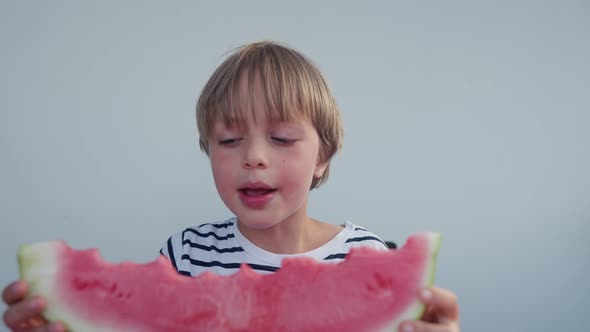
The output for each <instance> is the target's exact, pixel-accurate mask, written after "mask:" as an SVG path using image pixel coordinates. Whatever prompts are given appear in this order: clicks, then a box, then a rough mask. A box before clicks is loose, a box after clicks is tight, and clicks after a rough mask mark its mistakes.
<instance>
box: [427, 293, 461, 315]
mask: <svg viewBox="0 0 590 332" xmlns="http://www.w3.org/2000/svg"><path fill="white" fill-rule="evenodd" d="M420 298H421V299H422V301H423V302H424V303H425V304H427V305H428V308H429V309H430V310H433V311H435V312H436V314H437V316H441V317H445V318H447V319H449V320H452V321H456V320H458V319H459V302H458V300H457V296H456V295H455V294H454V293H453V292H451V291H450V290H448V289H443V288H438V287H429V288H425V289H423V290H422V291H421V292H420Z"/></svg>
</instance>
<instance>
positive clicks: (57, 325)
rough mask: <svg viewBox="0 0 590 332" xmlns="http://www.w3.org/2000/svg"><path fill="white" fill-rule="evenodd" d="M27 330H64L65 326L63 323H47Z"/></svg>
mask: <svg viewBox="0 0 590 332" xmlns="http://www.w3.org/2000/svg"><path fill="white" fill-rule="evenodd" d="M27 332H66V328H65V326H64V325H63V323H60V322H58V323H52V324H49V325H44V326H39V327H36V328H34V329H32V330H28V331H27Z"/></svg>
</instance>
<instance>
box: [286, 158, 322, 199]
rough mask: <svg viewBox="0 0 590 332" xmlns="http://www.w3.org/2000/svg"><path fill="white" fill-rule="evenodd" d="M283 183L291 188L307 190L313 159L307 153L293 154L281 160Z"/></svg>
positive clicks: (311, 174) (313, 165) (311, 175)
mask: <svg viewBox="0 0 590 332" xmlns="http://www.w3.org/2000/svg"><path fill="white" fill-rule="evenodd" d="M281 168H282V170H283V171H282V172H281V173H282V182H283V185H285V186H288V187H290V188H291V189H293V190H303V191H307V190H308V189H309V186H310V185H311V181H312V179H313V173H314V170H315V159H314V158H310V157H309V156H308V155H305V154H301V155H296V154H293V155H291V156H290V158H283V159H282V160H281Z"/></svg>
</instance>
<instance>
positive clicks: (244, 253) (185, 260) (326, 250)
mask: <svg viewBox="0 0 590 332" xmlns="http://www.w3.org/2000/svg"><path fill="white" fill-rule="evenodd" d="M343 226H344V228H343V229H342V231H340V232H339V233H338V234H337V235H336V236H335V237H334V238H332V239H331V240H330V241H328V242H327V243H326V244H324V245H323V246H321V247H319V248H317V249H314V250H311V251H308V252H306V253H302V254H294V255H283V254H274V253H271V252H269V251H266V250H264V249H262V248H260V247H257V246H256V245H255V244H253V243H252V242H250V241H249V240H248V239H246V238H245V237H244V236H243V235H242V233H240V230H239V229H238V227H237V225H236V218H235V217H234V218H230V219H228V220H225V221H221V222H215V223H208V224H202V225H200V226H196V227H191V228H187V229H185V230H184V231H182V232H178V233H176V234H174V235H172V236H171V237H170V238H169V239H168V241H167V242H166V244H165V245H164V246H163V247H162V249H161V250H160V253H161V254H162V255H164V256H166V257H167V258H168V259H169V260H170V262H171V263H172V266H174V268H175V269H176V270H177V271H178V272H179V273H180V274H182V275H186V276H195V275H198V274H200V273H202V272H204V271H211V272H213V273H216V274H219V275H228V274H232V273H234V272H237V271H238V270H239V268H240V266H241V264H243V263H246V264H248V265H249V266H250V267H251V268H252V269H253V270H254V271H256V272H259V273H271V272H274V271H276V270H278V269H279V267H280V266H281V261H282V260H283V259H284V258H287V257H301V256H305V257H311V258H314V259H315V260H317V261H324V262H330V263H337V262H340V261H342V260H343V259H344V258H345V257H346V255H347V253H348V252H349V250H350V249H351V248H354V247H371V248H375V249H380V250H386V249H387V245H386V244H385V243H384V242H383V240H381V239H380V238H379V237H378V236H376V235H375V234H373V233H371V232H369V231H367V230H366V229H364V228H362V227H359V226H356V225H354V224H352V223H351V222H348V221H347V222H346V223H345V224H344V225H343Z"/></svg>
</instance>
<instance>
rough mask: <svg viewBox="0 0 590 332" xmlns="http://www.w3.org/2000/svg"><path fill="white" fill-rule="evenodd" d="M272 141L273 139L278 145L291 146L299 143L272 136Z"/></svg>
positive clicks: (294, 140)
mask: <svg viewBox="0 0 590 332" xmlns="http://www.w3.org/2000/svg"><path fill="white" fill-rule="evenodd" d="M270 139H272V140H273V141H275V142H276V143H279V144H281V145H291V144H293V143H295V142H297V140H296V139H289V138H282V137H276V136H272V137H271V138H270Z"/></svg>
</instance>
